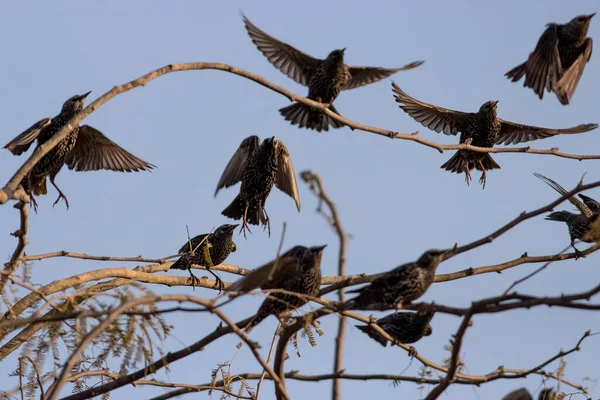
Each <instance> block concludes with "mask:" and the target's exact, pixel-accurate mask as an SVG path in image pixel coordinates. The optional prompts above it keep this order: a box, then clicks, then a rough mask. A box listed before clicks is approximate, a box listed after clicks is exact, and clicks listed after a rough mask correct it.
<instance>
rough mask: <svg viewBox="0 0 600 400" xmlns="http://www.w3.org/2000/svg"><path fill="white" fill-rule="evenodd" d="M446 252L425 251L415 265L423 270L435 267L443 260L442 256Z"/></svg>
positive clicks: (436, 250)
mask: <svg viewBox="0 0 600 400" xmlns="http://www.w3.org/2000/svg"><path fill="white" fill-rule="evenodd" d="M447 252H448V250H438V249H431V250H427V251H426V252H425V253H423V255H422V256H421V257H419V259H418V260H417V265H419V267H423V268H429V267H437V265H438V264H439V263H440V262H441V261H442V260H443V257H444V254H446V253H447Z"/></svg>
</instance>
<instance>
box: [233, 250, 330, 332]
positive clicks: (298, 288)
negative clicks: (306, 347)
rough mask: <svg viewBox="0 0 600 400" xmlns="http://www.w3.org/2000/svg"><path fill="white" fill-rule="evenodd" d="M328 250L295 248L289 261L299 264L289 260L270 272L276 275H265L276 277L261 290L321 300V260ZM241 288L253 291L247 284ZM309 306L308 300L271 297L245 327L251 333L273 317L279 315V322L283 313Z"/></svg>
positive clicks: (303, 298)
mask: <svg viewBox="0 0 600 400" xmlns="http://www.w3.org/2000/svg"><path fill="white" fill-rule="evenodd" d="M324 248H325V246H313V247H309V248H306V247H303V246H297V247H294V248H293V249H292V250H290V251H289V252H287V253H286V254H287V256H286V257H288V258H289V257H293V258H295V259H296V261H295V262H294V261H291V260H288V261H286V262H285V265H284V264H283V263H282V264H281V265H280V266H279V267H276V268H275V269H271V268H268V269H271V272H273V273H272V274H271V273H269V274H265V275H272V276H271V277H270V279H267V280H266V281H264V283H263V284H261V285H260V287H261V288H262V289H265V290H268V289H282V290H286V291H288V292H294V293H298V294H300V295H305V296H312V297H316V296H318V295H319V288H320V287H321V256H322V254H323V249H324ZM261 268H263V267H261ZM263 271H264V270H263ZM260 274H263V272H261V273H260ZM242 279H244V278H242ZM234 285H236V283H234ZM239 286H241V287H245V288H248V287H250V286H249V285H248V284H247V283H243V284H242V283H240V285H239ZM234 288H235V286H234ZM238 289H239V287H238ZM306 303H307V300H306V298H305V297H299V296H294V295H291V294H287V293H278V292H273V293H269V296H268V297H267V298H266V299H265V301H264V302H263V303H262V304H261V306H260V308H259V309H258V311H257V313H256V314H255V316H254V318H253V319H252V320H251V321H250V322H249V323H248V325H247V326H246V327H245V330H246V332H249V331H250V330H251V329H252V328H254V327H255V326H256V325H258V324H259V323H260V322H261V321H262V320H263V319H265V318H267V317H268V316H269V315H275V316H277V317H278V318H279V316H280V314H281V313H283V312H285V311H290V310H294V309H296V308H299V307H302V306H303V305H304V304H306Z"/></svg>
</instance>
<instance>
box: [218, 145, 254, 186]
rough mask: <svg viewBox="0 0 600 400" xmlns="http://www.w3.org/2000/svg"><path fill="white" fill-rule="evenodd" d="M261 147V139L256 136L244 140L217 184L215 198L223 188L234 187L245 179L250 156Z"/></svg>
mask: <svg viewBox="0 0 600 400" xmlns="http://www.w3.org/2000/svg"><path fill="white" fill-rule="evenodd" d="M259 145H260V139H259V137H258V136H256V135H252V136H248V137H247V138H246V139H244V140H242V143H240V147H238V149H237V150H236V151H235V153H233V156H232V157H231V160H229V162H228V163H227V166H226V167H225V170H224V171H223V175H221V179H219V183H217V190H215V197H216V196H217V193H218V192H219V190H220V189H221V188H224V187H225V188H228V187H229V186H233V185H235V184H236V183H238V182H239V181H241V180H242V178H243V177H244V170H245V168H246V161H248V157H250V154H252V153H254V150H256V148H257V147H258V146H259Z"/></svg>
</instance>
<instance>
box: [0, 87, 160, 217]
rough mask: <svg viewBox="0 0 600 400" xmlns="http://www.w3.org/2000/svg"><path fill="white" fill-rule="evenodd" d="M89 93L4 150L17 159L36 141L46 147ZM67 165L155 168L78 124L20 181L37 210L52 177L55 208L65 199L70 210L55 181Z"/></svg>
mask: <svg viewBox="0 0 600 400" xmlns="http://www.w3.org/2000/svg"><path fill="white" fill-rule="evenodd" d="M90 93H91V92H87V93H84V94H82V95H76V96H73V97H71V98H70V99H68V100H67V101H65V103H64V104H63V106H62V109H61V111H60V113H59V114H58V115H57V116H56V117H54V118H52V119H50V118H44V119H42V120H40V121H38V122H36V123H35V124H33V125H32V126H31V127H30V128H29V129H27V130H26V131H24V132H23V133H21V134H20V135H18V136H17V137H15V138H14V139H13V140H11V141H10V142H9V143H8V144H7V145H6V146H4V148H5V149H8V150H9V151H10V152H11V153H13V154H14V155H17V156H18V155H21V154H22V153H24V152H25V151H27V150H28V149H29V147H30V146H31V144H32V143H33V142H34V141H35V140H36V139H37V147H39V146H41V145H43V144H44V143H46V142H47V141H48V140H50V139H52V137H53V136H54V135H55V134H56V133H58V131H60V130H61V129H62V128H63V127H64V126H65V125H66V124H67V122H69V120H70V119H71V118H73V117H74V116H75V114H77V113H78V112H80V111H81V110H83V102H84V100H85V98H86V97H87V96H88V95H89V94H90ZM37 147H36V149H37ZM65 164H66V165H67V166H68V167H69V169H71V170H73V169H74V170H75V171H95V170H99V169H107V170H111V171H120V172H137V171H142V170H146V171H148V170H151V169H152V168H154V167H155V166H154V165H152V164H150V163H147V162H146V161H144V160H142V159H140V158H138V157H136V156H134V155H133V154H131V153H129V152H128V151H127V150H125V149H123V148H122V147H120V146H118V145H117V144H116V143H115V142H113V141H112V140H110V139H109V138H107V137H106V136H104V135H103V134H102V133H101V132H100V131H98V130H96V129H95V128H92V127H91V126H89V125H82V126H79V125H78V126H76V127H75V128H74V129H73V130H72V131H71V132H70V133H69V134H68V135H67V136H66V137H65V138H64V139H63V140H61V141H60V142H59V143H58V144H57V145H56V146H55V147H54V148H53V149H52V150H50V151H49V152H48V153H47V154H45V155H44V156H43V157H42V159H41V160H40V161H38V163H37V164H36V165H35V166H34V167H33V168H32V169H31V170H30V171H29V173H28V174H27V176H25V178H24V179H23V181H22V182H21V185H22V186H23V189H25V192H26V193H27V194H28V195H29V196H30V197H31V200H32V203H33V206H34V208H35V209H36V211H37V202H36V201H35V198H34V197H33V195H43V194H46V193H48V190H47V188H46V178H48V177H50V183H52V185H53V186H54V187H55V188H56V190H57V191H58V193H59V195H58V198H57V199H56V201H55V202H54V205H56V203H58V201H59V200H60V199H61V198H62V199H64V200H65V204H66V206H67V208H69V202H68V200H67V197H66V196H65V194H64V193H63V192H62V191H61V190H60V189H59V188H58V186H56V183H55V182H54V179H55V178H56V175H58V172H59V171H60V170H61V168H62V167H63V165H65Z"/></svg>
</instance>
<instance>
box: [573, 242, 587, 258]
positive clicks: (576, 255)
mask: <svg viewBox="0 0 600 400" xmlns="http://www.w3.org/2000/svg"><path fill="white" fill-rule="evenodd" d="M571 247H572V248H573V250H575V259H576V260H578V259H580V258H585V255H584V254H583V253H582V252H581V251H579V250H578V249H577V247H575V241H574V240H571Z"/></svg>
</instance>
